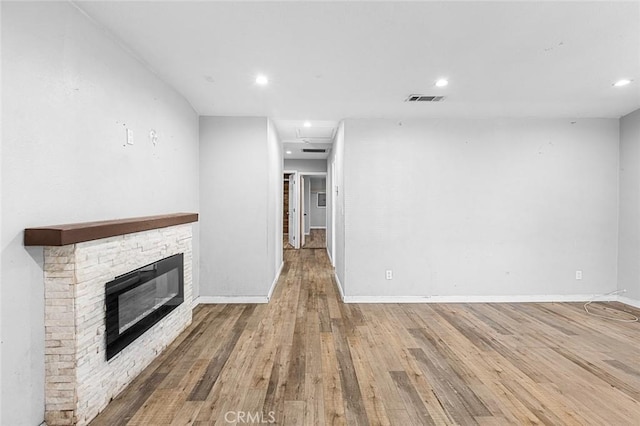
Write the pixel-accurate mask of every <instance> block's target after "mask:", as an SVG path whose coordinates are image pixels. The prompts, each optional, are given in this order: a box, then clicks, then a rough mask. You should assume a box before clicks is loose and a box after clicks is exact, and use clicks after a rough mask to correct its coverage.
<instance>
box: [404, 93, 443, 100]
mask: <svg viewBox="0 0 640 426" xmlns="http://www.w3.org/2000/svg"><path fill="white" fill-rule="evenodd" d="M404 101H405V102H442V101H444V96H428V95H409V97H408V98H407V99H405V100H404Z"/></svg>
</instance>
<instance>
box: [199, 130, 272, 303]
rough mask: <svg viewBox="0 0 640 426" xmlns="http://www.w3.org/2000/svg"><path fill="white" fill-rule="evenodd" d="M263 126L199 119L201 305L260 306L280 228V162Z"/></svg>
mask: <svg viewBox="0 0 640 426" xmlns="http://www.w3.org/2000/svg"><path fill="white" fill-rule="evenodd" d="M267 123H268V120H267V119H266V118H263V117H200V199H201V204H200V248H201V258H202V262H201V270H200V273H201V278H200V282H201V284H200V296H201V300H200V301H201V302H204V303H207V302H224V301H233V300H227V299H224V298H232V299H234V300H236V301H246V302H249V301H253V302H266V301H267V299H266V298H267V295H268V293H269V289H270V287H271V284H272V282H273V279H274V275H273V273H272V271H273V268H274V264H275V263H276V262H277V260H276V259H279V258H278V256H281V255H282V253H281V252H282V250H281V249H280V251H278V250H277V248H274V247H276V242H275V241H272V238H273V236H274V235H275V234H276V232H279V234H278V235H279V236H278V238H279V239H281V238H282V230H279V228H274V226H281V225H277V224H276V221H275V220H274V218H275V215H276V214H279V213H278V212H279V210H276V209H279V208H280V207H279V203H278V202H277V199H276V198H275V197H277V196H278V195H277V194H275V191H276V190H279V191H280V192H282V187H281V186H279V185H281V184H282V183H281V182H279V183H275V179H276V178H277V180H278V181H282V169H281V168H280V167H281V166H280V164H281V163H280V162H279V161H280V158H282V157H277V156H278V152H279V149H280V148H279V147H276V146H275V145H276V144H278V145H279V143H278V142H277V137H276V136H275V135H274V134H273V133H272V132H270V131H269V127H270V126H268V124H267ZM276 158H277V159H276ZM276 185H277V189H276ZM281 202H282V201H280V203H281ZM273 203H275V204H273ZM272 220H274V222H273V224H270V223H271V221H272ZM277 221H281V217H280V218H279V219H278V220H277ZM279 244H282V243H281V242H280V243H279ZM272 246H273V247H272ZM278 267H279V266H278Z"/></svg>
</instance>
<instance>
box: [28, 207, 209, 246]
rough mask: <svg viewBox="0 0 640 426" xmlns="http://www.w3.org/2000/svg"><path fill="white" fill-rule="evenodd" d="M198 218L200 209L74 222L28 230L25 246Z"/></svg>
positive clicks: (86, 238) (63, 242) (62, 243)
mask: <svg viewBox="0 0 640 426" xmlns="http://www.w3.org/2000/svg"><path fill="white" fill-rule="evenodd" d="M197 221H198V213H174V214H165V215H159V216H145V217H134V218H129V219H117V220H104V221H100V222H84V223H71V224H68V225H56V226H43V227H38V228H27V229H25V230H24V245H25V246H65V245H67V244H75V243H81V242H83V241H91V240H99V239H101V238H109V237H114V236H116V235H124V234H132V233H134V232H141V231H148V230H150V229H157V228H165V227H167V226H174V225H182V224H184V223H191V222H197Z"/></svg>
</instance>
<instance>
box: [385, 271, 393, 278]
mask: <svg viewBox="0 0 640 426" xmlns="http://www.w3.org/2000/svg"><path fill="white" fill-rule="evenodd" d="M385 276H386V277H387V279H388V280H392V279H393V271H392V270H391V269H387V270H386V271H385Z"/></svg>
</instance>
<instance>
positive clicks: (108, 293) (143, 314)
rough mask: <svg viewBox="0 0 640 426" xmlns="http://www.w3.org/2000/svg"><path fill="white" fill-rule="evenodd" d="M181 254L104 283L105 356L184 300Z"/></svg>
mask: <svg viewBox="0 0 640 426" xmlns="http://www.w3.org/2000/svg"><path fill="white" fill-rule="evenodd" d="M183 258H184V255H183V254H182V253H180V254H176V255H173V256H170V257H167V258H164V259H162V260H159V261H157V262H154V263H150V264H148V265H146V266H143V267H141V268H138V269H135V270H133V271H131V272H128V273H126V274H123V275H120V276H118V277H116V279H114V280H113V281H111V282H108V283H107V284H106V287H105V302H106V343H107V348H106V357H107V360H110V359H111V358H113V357H114V356H115V355H117V354H118V353H119V352H120V351H122V350H123V349H124V348H125V347H127V346H128V345H129V344H130V343H132V342H133V341H134V340H136V339H137V338H138V337H140V336H141V335H142V334H144V332H145V331H147V330H149V329H150V328H151V327H152V326H153V325H154V324H156V323H157V322H158V321H160V320H161V319H162V318H164V317H166V316H167V315H169V313H170V312H171V311H173V310H174V309H175V308H177V307H178V306H179V305H180V304H181V303H182V302H183V301H184V259H183Z"/></svg>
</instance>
